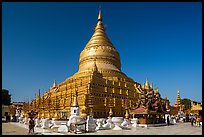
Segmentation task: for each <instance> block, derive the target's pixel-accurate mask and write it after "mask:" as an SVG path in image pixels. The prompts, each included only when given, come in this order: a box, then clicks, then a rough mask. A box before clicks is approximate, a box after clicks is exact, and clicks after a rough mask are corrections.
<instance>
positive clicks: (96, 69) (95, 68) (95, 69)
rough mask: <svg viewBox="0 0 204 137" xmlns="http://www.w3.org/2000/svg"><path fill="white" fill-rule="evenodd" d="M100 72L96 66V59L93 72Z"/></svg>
mask: <svg viewBox="0 0 204 137" xmlns="http://www.w3.org/2000/svg"><path fill="white" fill-rule="evenodd" d="M95 71H98V68H97V66H96V59H95V60H94V66H93V72H95Z"/></svg>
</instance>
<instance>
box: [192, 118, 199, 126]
mask: <svg viewBox="0 0 204 137" xmlns="http://www.w3.org/2000/svg"><path fill="white" fill-rule="evenodd" d="M201 122H202V117H192V118H191V126H194V125H195V126H197V127H199V126H201Z"/></svg>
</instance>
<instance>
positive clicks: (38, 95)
mask: <svg viewBox="0 0 204 137" xmlns="http://www.w3.org/2000/svg"><path fill="white" fill-rule="evenodd" d="M38 97H39V98H40V89H38Z"/></svg>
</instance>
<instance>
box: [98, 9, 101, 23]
mask: <svg viewBox="0 0 204 137" xmlns="http://www.w3.org/2000/svg"><path fill="white" fill-rule="evenodd" d="M98 21H102V16H101V6H99V13H98Z"/></svg>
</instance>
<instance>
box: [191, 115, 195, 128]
mask: <svg viewBox="0 0 204 137" xmlns="http://www.w3.org/2000/svg"><path fill="white" fill-rule="evenodd" d="M193 122H194V118H193V117H192V118H191V126H193Z"/></svg>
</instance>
